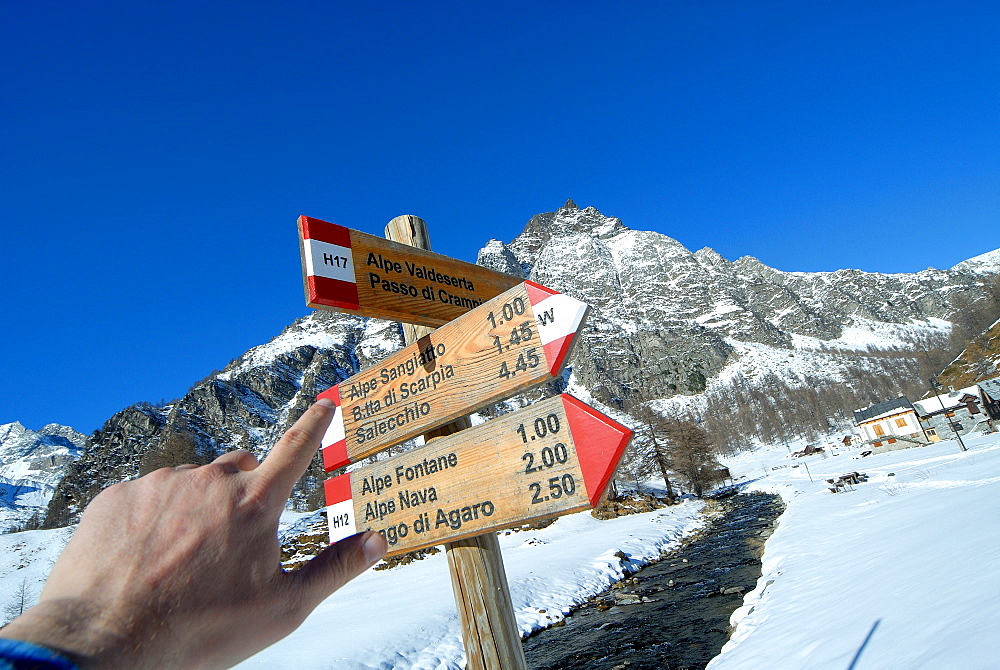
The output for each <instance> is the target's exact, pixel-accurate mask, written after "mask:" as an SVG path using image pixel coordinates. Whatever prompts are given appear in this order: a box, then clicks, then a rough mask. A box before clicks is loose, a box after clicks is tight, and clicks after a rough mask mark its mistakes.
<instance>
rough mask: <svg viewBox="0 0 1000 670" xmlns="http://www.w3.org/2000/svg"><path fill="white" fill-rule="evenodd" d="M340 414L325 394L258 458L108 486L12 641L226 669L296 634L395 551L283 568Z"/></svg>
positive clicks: (355, 551)
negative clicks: (287, 508)
mask: <svg viewBox="0 0 1000 670" xmlns="http://www.w3.org/2000/svg"><path fill="white" fill-rule="evenodd" d="M332 416H333V405H332V403H330V401H328V400H320V401H318V402H317V403H316V404H314V405H313V406H312V407H310V408H309V409H308V410H306V412H305V413H304V414H303V415H302V417H301V418H300V419H299V420H298V421H297V422H296V423H295V425H294V426H293V427H292V428H291V429H290V430H289V431H288V432H287V433H285V435H284V436H283V437H282V438H281V440H279V441H278V443H277V444H276V445H275V446H274V448H273V449H271V452H270V453H269V454H268V455H267V457H266V458H265V459H264V461H263V462H262V463H260V464H259V465H258V463H257V459H256V458H254V456H253V455H252V454H250V453H249V452H246V451H234V452H230V453H227V454H224V455H222V456H220V457H219V458H217V459H215V461H213V462H212V463H210V464H209V465H203V466H195V465H181V466H178V467H176V468H163V469H160V470H157V471H155V472H152V473H150V474H148V475H146V476H145V477H141V478H139V479H136V480H132V481H129V482H124V483H121V484H116V485H114V486H111V487H109V488H107V489H105V490H104V491H102V492H101V493H100V495H98V496H97V497H96V498H94V500H93V501H92V502H91V503H90V505H89V506H88V507H87V509H86V511H85V512H84V514H83V517H82V519H81V522H80V526H79V528H78V529H77V531H76V533H75V535H74V536H73V538H72V540H70V542H69V544H68V545H67V546H66V549H65V550H64V551H63V553H62V555H61V556H60V557H59V560H58V561H57V562H56V564H55V566H54V567H53V569H52V572H51V573H50V575H49V578H48V581H47V582H46V584H45V588H44V589H43V590H42V594H41V597H40V599H39V602H38V604H37V605H36V606H35V607H33V608H32V609H30V610H28V611H27V612H26V613H25V614H23V615H22V616H21V617H19V618H18V619H15V620H14V621H13V622H12V623H10V624H8V625H7V626H6V627H5V628H3V629H0V637H8V638H13V639H19V640H24V641H27V642H33V643H35V644H40V645H43V646H46V647H49V648H50V649H54V650H56V651H60V652H62V653H63V654H65V655H67V656H69V657H70V658H72V659H74V660H76V661H77V662H78V663H79V664H80V666H81V667H84V668H85V667H102V668H106V667H121V668H124V667H127V668H143V667H156V668H223V667H229V666H230V665H233V664H235V663H237V662H239V661H241V660H243V659H245V658H247V657H249V656H251V655H253V654H254V653H256V652H257V651H260V650H261V649H263V648H265V647H267V646H268V645H270V644H272V643H274V642H276V641H277V640H279V639H281V638H282V637H284V636H285V635H287V634H288V633H290V632H292V631H293V630H294V629H295V628H297V627H298V626H299V624H300V623H302V621H303V620H304V619H305V618H306V616H307V615H308V614H309V613H310V612H311V611H312V610H313V609H314V608H315V607H316V606H317V605H318V604H319V603H320V602H321V601H322V600H323V599H325V598H326V597H327V596H329V595H330V594H331V593H333V592H334V591H336V590H337V589H338V588H340V587H341V586H343V585H344V584H345V583H347V582H348V581H350V580H351V579H353V578H354V577H356V576H357V575H358V574H360V573H361V572H363V571H364V570H365V569H367V568H368V567H370V566H371V565H372V564H374V563H375V562H376V561H377V560H378V559H380V558H381V557H382V556H383V555H384V554H385V552H386V548H387V545H386V543H385V540H384V539H383V538H382V536H381V535H379V534H378V533H374V532H368V533H361V534H358V535H354V536H352V537H349V538H346V539H344V540H341V541H340V542H338V543H336V544H334V545H332V546H330V547H327V548H326V549H325V550H324V551H323V552H322V553H320V555H319V556H316V557H315V558H313V559H312V560H311V561H309V562H308V563H307V564H306V565H305V566H304V567H302V568H301V569H299V570H296V571H294V572H284V571H283V570H282V569H281V566H280V563H279V557H280V547H279V545H278V541H277V526H278V518H279V516H280V515H281V511H282V509H283V508H284V504H285V502H286V501H287V500H288V496H289V494H290V493H291V490H292V486H293V485H294V484H295V482H296V480H298V478H299V477H301V476H302V474H303V473H304V472H305V470H306V468H307V467H308V466H309V462H310V461H311V460H312V457H313V455H314V454H315V453H316V450H317V449H318V448H319V441H320V437H321V436H322V435H323V432H324V431H325V430H326V427H327V426H328V425H329V423H330V419H331V418H332Z"/></svg>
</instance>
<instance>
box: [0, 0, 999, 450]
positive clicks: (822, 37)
mask: <svg viewBox="0 0 1000 670" xmlns="http://www.w3.org/2000/svg"><path fill="white" fill-rule="evenodd" d="M998 33H1000V5H997V4H996V3H988V2H981V3H962V2H951V3H924V2H905V3H904V2H900V3H878V2H874V3H873V2H864V3H844V2H837V3H801V2H787V3H781V2H764V3H732V2H698V3H693V2H692V3H677V2H657V3H648V2H629V3H595V2H586V1H580V2H573V3H568V2H566V3H563V2H532V3H521V2H504V3H457V2H454V3H446V2H440V3H389V2H380V3H376V2H329V1H328V2H285V3H276V2H254V1H246V2H213V3H205V2H197V3H195V2H188V1H185V0H179V1H173V2H158V1H153V2H143V3H135V2H107V1H103V0H95V1H94V2H89V3H69V2H49V1H46V0H39V1H35V2H30V3H29V2H8V3H3V5H2V6H0V62H2V63H3V66H2V67H0V85H2V91H3V93H2V95H0V183H2V185H3V186H2V190H3V195H2V197H0V224H2V226H3V245H4V253H3V259H4V268H3V271H2V275H0V277H2V280H0V301H2V303H0V304H2V307H3V314H4V317H5V318H4V324H3V327H2V328H0V379H2V384H0V423H6V422H10V421H15V420H20V421H21V422H22V423H24V424H25V425H27V426H28V427H29V428H35V429H37V428H40V427H41V426H42V425H43V424H45V423H48V422H57V423H64V424H68V425H72V426H74V427H76V428H77V429H79V430H81V431H84V432H90V431H92V430H94V429H96V428H98V427H99V426H100V425H101V424H102V423H103V421H104V420H106V419H107V418H109V417H110V416H111V415H112V414H113V413H114V412H116V411H118V410H120V409H122V408H123V407H125V406H127V405H128V404H131V403H133V402H137V401H140V400H147V401H152V402H159V401H160V400H169V399H172V398H175V397H178V396H180V395H182V394H183V393H184V392H185V391H186V390H187V389H188V387H189V386H190V385H191V384H192V383H194V382H195V381H197V380H199V379H201V378H202V377H204V376H205V375H206V374H208V373H210V372H211V371H212V370H213V369H221V368H222V367H224V366H225V365H226V363H227V362H228V361H230V360H231V359H233V358H235V357H237V356H238V355H239V354H241V353H242V352H243V351H245V350H246V349H248V348H250V347H252V346H254V345H257V344H260V343H263V342H265V341H267V340H268V339H270V338H271V337H273V336H274V335H276V334H277V333H278V332H279V331H280V330H281V329H282V327H284V326H285V325H286V324H288V323H289V322H291V321H292V320H293V319H294V318H296V317H298V316H302V315H303V314H305V313H306V312H307V311H308V310H307V308H306V307H305V305H304V302H303V298H302V289H301V276H300V269H299V258H298V243H297V238H296V232H295V219H296V217H297V216H298V215H299V214H308V215H310V216H315V217H318V218H323V219H327V220H330V221H335V222H337V223H341V224H343V225H346V226H348V227H352V228H358V229H360V230H364V231H366V232H369V233H373V234H380V233H381V230H382V227H383V226H384V224H385V222H386V221H388V220H389V219H391V218H392V217H394V216H396V215H398V214H404V213H409V214H417V215H419V216H421V217H423V218H424V219H426V220H427V221H428V222H429V224H430V226H431V230H432V237H433V240H434V245H435V250H436V251H439V252H441V253H445V254H448V255H451V256H457V257H459V258H463V259H465V260H470V261H471V260H474V259H475V254H476V251H477V249H478V248H480V247H481V246H482V245H483V244H484V243H485V242H486V241H487V240H488V239H489V238H491V237H496V238H500V239H502V240H504V241H509V240H510V239H512V238H513V237H515V236H516V235H517V234H518V233H519V232H520V230H521V229H522V227H523V226H524V224H525V222H527V220H528V219H529V218H530V217H531V216H532V215H534V214H536V213H538V212H543V211H552V210H554V209H555V208H556V207H558V206H560V205H561V204H562V203H563V202H565V200H566V199H567V198H573V199H574V200H575V201H576V202H577V203H578V204H579V205H580V206H581V207H583V206H588V205H593V206H595V207H597V208H598V209H600V210H601V211H602V212H603V213H605V214H607V215H613V216H618V217H620V218H621V219H622V220H623V221H624V223H625V224H626V225H627V226H629V227H631V228H636V229H644V230H657V231H659V232H662V233H664V234H666V235H669V236H671V237H674V238H675V239H677V240H679V241H680V242H682V243H683V244H684V245H685V246H687V247H688V248H690V249H692V250H695V249H698V248H701V247H704V246H710V247H712V248H714V249H716V250H717V251H719V252H720V253H721V254H722V255H723V256H725V257H727V258H729V259H731V260H733V259H736V258H738V257H740V256H743V255H753V256H756V257H758V258H760V259H761V260H762V261H764V262H765V263H767V264H769V265H771V266H773V267H776V268H778V269H781V270H804V271H819V270H835V269H838V268H848V267H850V268H860V269H863V270H869V271H879V272H912V271H917V270H920V269H923V268H926V267H928V266H934V267H939V268H946V267H950V266H951V265H953V264H955V263H957V262H959V261H961V260H964V259H966V258H969V257H972V256H975V255H978V254H980V253H983V252H986V251H990V250H992V249H995V248H997V247H998V246H1000V235H998V233H1000V81H998V79H1000V77H998V64H1000V39H998Z"/></svg>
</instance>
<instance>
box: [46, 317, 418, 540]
mask: <svg viewBox="0 0 1000 670" xmlns="http://www.w3.org/2000/svg"><path fill="white" fill-rule="evenodd" d="M400 346H402V334H401V332H400V329H399V326H398V325H396V324H392V323H389V322H386V321H378V320H374V319H362V318H358V317H355V316H351V315H344V314H335V313H331V312H320V311H317V312H314V313H313V314H310V315H309V316H307V317H304V318H302V319H299V320H298V321H296V322H295V323H293V324H292V325H290V326H288V327H287V328H286V329H285V330H284V331H283V332H282V333H281V334H280V335H278V336H277V337H276V338H274V339H273V340H271V341H270V342H269V343H267V344H264V345H261V346H259V347H255V348H254V349H251V350H250V351H248V352H246V353H245V354H243V355H242V356H240V358H238V359H237V360H236V361H234V362H233V363H231V364H230V365H229V366H227V367H226V368H225V369H224V370H222V371H221V372H219V373H217V374H214V375H212V376H210V377H208V378H206V379H203V380H202V381H200V382H198V383H196V384H195V385H194V386H192V387H191V389H190V390H189V391H188V393H187V394H186V395H185V396H184V397H183V398H180V399H179V400H177V401H174V402H172V403H170V404H167V405H165V406H162V407H157V406H153V405H149V404H140V405H133V406H131V407H127V408H126V409H124V410H122V411H121V412H119V413H117V414H115V415H114V416H113V417H111V418H110V419H109V420H108V421H107V422H106V423H105V424H104V426H103V427H102V428H101V429H100V430H98V431H97V432H95V433H94V436H93V439H92V441H91V445H90V447H89V448H88V449H87V452H86V454H85V456H84V458H82V459H81V460H79V461H78V462H76V463H74V464H73V465H72V466H70V468H69V471H68V472H67V475H66V477H65V478H64V479H63V481H62V482H61V483H60V485H59V487H58V489H57V490H56V492H55V495H54V496H53V500H52V503H51V504H50V506H49V512H48V517H47V519H46V525H47V526H49V527H58V526H62V525H65V524H68V523H73V522H74V521H75V520H76V519H78V517H79V514H80V512H82V510H83V508H84V507H86V504H87V503H88V502H90V500H91V499H93V497H94V496H95V495H97V493H99V492H100V491H101V490H102V489H104V488H105V487H107V486H110V485H111V484H114V483H117V482H121V481H125V480H128V479H132V478H134V477H136V476H138V475H140V474H142V473H143V471H148V470H151V469H155V468H156V467H160V466H163V465H174V464H178V463H179V462H189V461H198V462H208V461H209V460H211V459H212V458H214V457H215V456H217V455H218V454H221V453H223V452H226V451H230V450H233V449H247V450H249V451H251V452H253V453H254V454H255V455H257V456H258V458H260V457H262V456H263V454H264V453H265V452H266V451H267V449H268V448H270V446H271V445H272V444H274V442H275V441H276V440H277V439H278V437H280V436H281V434H282V433H284V432H285V430H286V429H287V428H288V427H289V426H291V425H292V424H293V423H294V422H295V420H296V419H298V417H299V416H300V415H301V414H302V412H303V411H304V410H305V409H306V408H307V407H308V406H309V405H310V404H311V403H312V402H313V400H314V399H315V396H316V394H317V393H319V392H320V391H323V390H326V389H327V388H329V387H330V386H332V385H334V384H336V383H338V382H340V381H342V380H343V379H346V378H347V377H349V376H351V375H352V374H354V373H355V372H356V371H358V370H359V369H363V368H365V367H367V366H369V365H371V364H372V363H374V362H375V361H377V360H380V359H381V358H383V357H385V356H386V355H387V354H388V353H390V352H392V351H395V350H396V349H398V348H399V347H400ZM178 437H179V438H180V439H178ZM178 444H180V445H182V448H181V449H180V452H179V453H173V452H174V451H176V450H177V445H178ZM185 446H186V447H187V449H185V448H183V447H185ZM165 452H171V453H165ZM323 478H324V477H323V472H322V468H321V467H320V465H319V462H318V460H317V461H316V462H315V463H314V465H313V467H312V468H311V469H310V471H309V472H308V473H307V474H306V476H305V477H304V478H303V480H302V481H301V482H300V485H299V486H298V487H297V489H296V491H295V492H294V493H293V496H294V499H295V500H296V501H297V503H299V504H306V501H307V500H308V499H309V498H310V496H312V497H313V498H315V497H316V495H317V494H318V493H321V489H322V486H321V482H322V479H323Z"/></svg>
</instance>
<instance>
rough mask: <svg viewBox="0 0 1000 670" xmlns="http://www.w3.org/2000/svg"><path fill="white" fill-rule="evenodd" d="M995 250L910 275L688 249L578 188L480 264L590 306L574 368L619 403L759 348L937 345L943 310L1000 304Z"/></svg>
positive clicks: (691, 380)
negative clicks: (784, 268) (608, 213)
mask: <svg viewBox="0 0 1000 670" xmlns="http://www.w3.org/2000/svg"><path fill="white" fill-rule="evenodd" d="M991 258H992V257H990V255H988V254H987V255H985V256H983V257H979V260H978V261H977V262H975V263H973V261H967V263H968V264H970V267H968V268H966V267H961V266H960V267H958V268H957V269H953V270H950V271H942V270H934V269H928V270H924V271H922V272H918V273H915V274H877V273H867V272H861V271H859V270H838V271H836V272H817V273H805V272H781V271H779V270H775V269H774V268H770V267H768V266H766V265H764V264H763V263H761V262H760V261H759V260H757V259H756V258H752V257H750V256H745V257H743V258H740V259H738V260H736V261H733V262H731V261H728V260H726V259H725V258H723V257H722V256H720V255H719V254H718V253H716V252H715V251H713V250H711V249H702V250H700V251H697V252H694V253H692V252H691V251H688V250H687V249H686V248H685V247H684V246H683V245H682V244H680V243H679V242H677V241H676V240H674V239H671V238H669V237H667V236H665V235H661V234H659V233H654V232H643V231H636V230H630V229H629V228H626V227H625V226H624V225H623V224H622V222H621V221H620V220H619V219H617V218H612V217H605V216H603V215H602V214H601V213H600V212H598V211H597V210H596V209H594V208H593V207H588V208H586V209H578V208H577V207H576V206H575V205H572V201H571V202H570V203H567V206H564V207H562V208H560V209H559V210H557V211H556V212H550V213H546V214H539V215H537V216H535V217H534V218H532V219H531V221H529V222H528V224H527V226H526V227H525V229H524V232H523V233H522V234H521V235H520V236H518V237H517V238H516V239H515V240H513V241H512V242H510V243H509V244H504V243H502V242H500V241H498V240H491V241H490V242H489V243H488V244H487V245H486V247H485V248H484V249H483V250H482V251H481V252H480V255H479V263H480V264H482V265H486V266H489V267H493V268H495V269H498V270H501V271H504V272H511V273H520V274H521V276H524V277H526V278H530V279H532V280H534V281H537V282H539V283H541V284H544V285H546V286H550V287H552V288H554V289H556V290H559V291H563V292H566V293H569V294H570V295H573V296H575V297H577V298H580V299H582V300H585V301H587V302H589V303H590V304H591V305H593V307H594V310H593V312H592V314H591V317H590V319H589V322H588V325H587V330H586V334H585V337H584V339H583V342H582V343H581V344H580V345H579V349H577V353H576V356H575V357H574V367H573V372H574V375H575V376H576V378H577V380H578V381H579V382H580V383H581V384H582V385H583V386H585V387H587V388H588V389H590V390H591V391H592V393H593V395H594V397H595V398H597V399H598V400H600V401H601V402H604V403H606V404H609V405H612V406H619V407H620V406H621V405H622V403H623V402H626V401H629V400H640V401H646V400H652V399H657V398H664V397H669V396H673V395H675V394H685V395H690V394H697V393H701V392H702V391H704V390H705V389H706V385H707V383H708V381H709V380H710V379H712V378H716V377H718V376H719V374H720V373H721V372H722V370H723V369H724V368H725V367H726V366H727V365H728V364H731V363H732V362H734V359H735V358H737V357H738V356H740V355H741V354H743V353H744V352H746V351H748V350H749V349H753V348H755V347H766V348H770V349H783V350H788V351H793V350H795V349H816V350H820V349H824V348H835V349H844V350H856V349H858V348H866V347H868V346H869V345H871V344H876V345H878V343H879V342H880V341H884V342H885V344H886V346H895V345H897V344H901V342H900V341H905V340H909V341H910V345H911V348H914V347H915V346H916V345H918V344H920V343H923V344H925V345H926V344H930V345H931V346H940V345H941V344H942V343H943V342H944V341H945V340H946V339H947V336H948V333H949V331H950V323H946V322H952V321H955V320H960V319H961V318H963V317H962V312H963V310H968V309H969V308H970V307H971V306H976V307H977V308H982V309H983V310H986V311H990V310H993V311H995V310H996V309H997V308H998V305H997V296H996V295H993V294H992V293H991V289H990V282H991V281H994V283H995V279H996V267H997V265H996V264H991V263H990V262H988V261H990V260H991ZM974 260H976V259H974ZM973 269H974V270H975V272H974V271H973ZM904 344H905V342H904Z"/></svg>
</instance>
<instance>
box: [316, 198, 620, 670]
mask: <svg viewBox="0 0 1000 670" xmlns="http://www.w3.org/2000/svg"><path fill="white" fill-rule="evenodd" d="M386 236H387V237H392V238H393V239H394V240H397V241H395V242H393V241H389V240H384V239H382V238H378V237H375V236H373V235H367V234H365V233H362V232H359V231H356V230H351V229H348V228H344V227H343V226H338V225H336V224H332V223H329V222H326V221H321V220H319V219H314V218H310V217H305V216H303V217H299V240H300V249H301V252H302V270H303V279H304V283H305V290H306V302H307V304H309V306H310V307H315V308H318V309H331V310H336V311H343V312H350V313H354V314H358V315H360V316H368V317H376V318H386V319H394V320H397V321H400V322H402V323H403V326H404V334H405V335H406V340H407V346H406V347H405V348H404V349H402V350H401V351H399V352H397V353H395V354H393V355H391V356H389V357H388V358H386V359H385V360H384V361H382V362H381V363H378V364H377V365H375V366H373V367H371V368H369V369H367V370H364V371H362V372H360V373H358V374H356V375H354V376H353V377H351V378H350V379H347V380H345V381H344V382H342V383H340V384H338V385H336V386H334V387H333V388H331V389H329V390H327V391H325V392H323V393H321V394H320V396H321V397H328V398H330V399H332V400H333V401H334V402H335V403H336V405H337V411H336V413H335V416H334V419H333V421H332V422H331V425H330V428H329V430H328V431H327V433H326V435H325V436H324V437H323V440H322V452H323V463H324V467H325V468H326V469H327V471H330V470H334V469H337V468H340V467H343V466H345V465H347V464H349V463H351V462H354V461H357V460H359V459H361V458H364V457H366V456H369V455H371V454H374V453H376V452H378V451H381V450H383V449H386V448H388V447H390V446H392V445H394V444H398V443H399V442H402V441H404V440H406V439H409V438H410V437H413V436H415V435H418V434H421V433H424V439H425V440H427V443H426V444H425V445H424V446H423V447H420V448H419V449H415V450H413V451H410V452H407V453H404V454H401V455H399V456H396V457H394V458H391V459H387V460H384V461H378V462H376V463H374V464H370V465H366V466H365V467H363V468H360V469H357V470H355V471H353V472H351V473H349V474H345V475H340V476H338V477H334V478H332V479H330V480H328V481H327V482H326V483H325V493H326V498H327V505H328V507H327V514H328V523H329V527H330V541H331V542H336V541H337V540H339V539H342V538H344V537H347V536H349V535H351V534H353V533H355V532H359V531H362V530H366V529H372V530H376V531H378V532H380V533H381V534H382V535H384V536H385V538H386V540H387V541H388V543H389V555H395V554H399V553H403V552H408V551H413V550H415V549H419V548H423V547H427V546H431V545H435V544H441V543H445V546H446V549H447V555H448V567H449V571H450V574H451V580H452V587H453V589H454V592H455V601H456V604H457V606H458V614H459V620H460V622H461V626H462V637H463V641H464V643H465V649H466V660H467V666H468V668H469V669H470V670H523V669H524V667H525V661H524V652H523V650H522V648H521V640H520V635H519V632H518V628H517V622H516V620H515V618H514V611H513V607H512V604H511V601H510V593H509V589H508V587H507V578H506V575H505V571H504V567H503V560H502V557H501V554H500V547H499V543H498V541H497V537H496V533H495V532H494V531H495V530H496V529H499V528H504V527H510V526H515V525H519V524H522V523H524V522H526V521H530V520H532V519H539V518H545V517H553V516H559V515H563V514H568V513H571V512H575V511H579V510H583V509H588V508H590V507H593V506H595V505H597V503H598V502H599V500H600V498H601V496H602V495H603V494H604V491H605V489H606V487H607V485H608V482H609V481H610V479H611V477H612V475H613V473H614V471H615V468H616V467H617V465H618V461H619V459H620V458H621V455H622V452H623V451H624V449H625V447H626V446H627V444H628V441H629V439H630V438H631V432H630V431H629V430H628V429H627V428H625V427H624V426H621V425H620V424H618V423H616V422H615V421H612V420H611V419H609V418H608V417H606V416H604V415H603V414H601V413H600V412H598V411H597V410H595V409H593V408H591V407H588V406H587V405H585V404H584V403H582V402H580V401H579V400H577V399H575V398H573V397H572V396H569V395H565V394H563V395H562V396H557V397H554V398H550V399H548V400H544V401H542V402H539V403H535V404H534V405H532V406H530V407H527V408H525V409H522V410H520V411H518V412H515V413H513V414H509V415H505V416H503V417H500V418H497V419H493V420H492V421H489V422H487V423H485V424H482V425H480V426H478V427H476V428H470V427H469V426H470V423H469V419H468V417H467V416H465V415H468V414H469V413H471V412H474V411H476V410H477V409H479V408H481V407H483V406H485V405H488V404H490V403H492V402H496V401H498V400H501V399H503V398H506V397H509V396H511V395H514V394H515V393H517V392H519V391H522V390H525V389H527V388H529V387H531V386H535V385H537V384H540V383H543V382H545V381H547V380H549V379H552V378H554V377H555V376H557V375H558V374H560V371H561V370H562V368H563V366H564V365H565V363H566V360H567V357H568V355H569V352H570V350H571V348H572V345H573V343H574V341H575V337H576V334H577V332H578V331H579V329H580V327H581V326H582V324H583V321H584V319H585V318H586V315H587V311H588V307H587V305H586V304H584V303H582V302H580V301H578V300H575V299H573V298H571V297H569V296H566V295H563V294H561V293H558V292H556V291H553V290H551V289H548V288H545V287H544V286H540V285H538V284H535V283H534V282H530V281H522V280H521V279H518V278H516V277H513V276H510V275H505V274H502V273H499V272H494V271H492V270H488V269H486V268H482V267H479V266H477V265H473V264H471V263H464V262H462V261H458V260H455V259H452V258H447V257H445V256H441V255H439V254H435V253H432V252H431V251H430V242H429V238H428V235H427V229H426V226H425V224H424V222H423V221H422V220H421V219H419V218H417V217H413V216H401V217H396V218H395V219H393V220H392V221H390V222H389V225H388V226H386ZM410 245H413V246H410ZM429 326H441V327H440V328H438V329H437V330H434V331H431V330H430V329H429V328H427V327H429ZM449 422H450V423H449ZM425 431H431V432H429V433H428V432H425Z"/></svg>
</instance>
